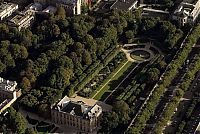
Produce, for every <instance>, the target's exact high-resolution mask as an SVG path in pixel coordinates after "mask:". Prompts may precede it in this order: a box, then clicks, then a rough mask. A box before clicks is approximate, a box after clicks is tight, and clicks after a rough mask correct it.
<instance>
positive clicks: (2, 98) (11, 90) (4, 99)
mask: <svg viewBox="0 0 200 134" xmlns="http://www.w3.org/2000/svg"><path fill="white" fill-rule="evenodd" d="M16 86H17V83H16V81H9V80H4V79H3V78H1V77H0V114H1V113H2V112H3V111H4V110H5V109H6V108H8V107H9V106H10V105H11V104H12V103H13V102H14V101H15V100H16V99H17V98H18V97H19V96H20V95H21V92H20V90H19V91H17V89H16Z"/></svg>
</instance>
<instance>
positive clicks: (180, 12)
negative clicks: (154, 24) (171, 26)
mask: <svg viewBox="0 0 200 134" xmlns="http://www.w3.org/2000/svg"><path fill="white" fill-rule="evenodd" d="M199 13H200V0H183V1H182V2H181V3H180V5H179V6H178V8H177V9H176V10H175V11H174V14H173V16H172V19H173V20H177V21H178V22H179V24H180V25H182V26H183V25H185V24H186V23H194V22H195V21H196V19H197V18H198V16H199Z"/></svg>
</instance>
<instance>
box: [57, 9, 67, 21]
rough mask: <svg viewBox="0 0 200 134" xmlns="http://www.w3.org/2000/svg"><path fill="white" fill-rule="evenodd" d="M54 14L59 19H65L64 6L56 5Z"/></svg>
mask: <svg viewBox="0 0 200 134" xmlns="http://www.w3.org/2000/svg"><path fill="white" fill-rule="evenodd" d="M56 16H57V17H58V18H59V19H65V18H66V11H65V9H64V7H58V8H57V12H56Z"/></svg>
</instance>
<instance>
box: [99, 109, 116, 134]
mask: <svg viewBox="0 0 200 134" xmlns="http://www.w3.org/2000/svg"><path fill="white" fill-rule="evenodd" d="M118 122H119V118H118V115H117V114H116V113H115V112H104V113H103V116H102V119H101V123H100V124H101V130H100V131H101V132H103V133H109V132H110V131H111V130H112V129H113V128H116V127H117V125H118Z"/></svg>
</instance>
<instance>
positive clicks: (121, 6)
mask: <svg viewBox="0 0 200 134" xmlns="http://www.w3.org/2000/svg"><path fill="white" fill-rule="evenodd" d="M137 4H138V0H117V1H116V2H115V3H114V4H113V5H112V6H111V7H110V9H116V10H132V9H136V8H137Z"/></svg>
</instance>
